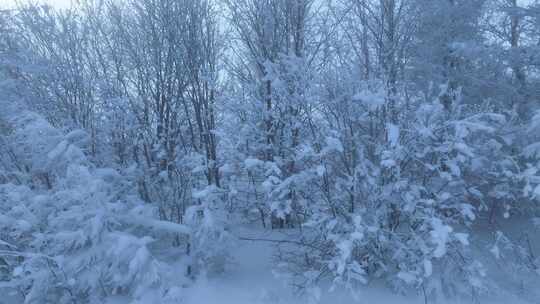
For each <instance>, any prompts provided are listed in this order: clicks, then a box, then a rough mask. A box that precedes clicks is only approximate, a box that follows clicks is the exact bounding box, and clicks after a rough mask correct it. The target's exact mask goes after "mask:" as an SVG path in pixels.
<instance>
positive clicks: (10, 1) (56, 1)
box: [0, 0, 534, 9]
mask: <svg viewBox="0 0 540 304" xmlns="http://www.w3.org/2000/svg"><path fill="white" fill-rule="evenodd" d="M16 1H17V0H0V9H2V8H6V7H13V6H14V5H15V3H16ZM37 1H39V2H46V3H50V4H52V5H53V6H55V7H59V8H67V7H69V6H70V4H71V1H72V0H37ZM533 1H534V0H518V3H519V4H520V5H526V4H528V3H531V2H533Z"/></svg>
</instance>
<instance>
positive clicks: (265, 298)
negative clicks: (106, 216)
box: [184, 229, 539, 304]
mask: <svg viewBox="0 0 540 304" xmlns="http://www.w3.org/2000/svg"><path fill="white" fill-rule="evenodd" d="M237 234H238V235H239V236H242V237H248V238H260V239H280V235H279V234H276V233H272V232H271V231H266V232H263V231H260V230H254V229H249V230H248V229H244V230H241V231H239V232H237ZM281 237H282V236H281ZM234 245H235V246H234V248H235V250H234V251H233V252H232V254H233V258H234V263H232V264H231V265H230V267H229V269H228V271H227V273H226V274H223V275H220V276H217V277H209V278H208V277H207V278H205V279H201V280H199V281H197V282H196V283H194V285H193V286H191V287H189V288H187V289H186V290H185V298H184V299H185V302H186V304H304V303H306V304H307V303H313V302H312V299H310V298H309V297H307V296H302V295H297V294H295V293H294V292H293V291H292V288H291V287H290V286H287V284H286V283H285V282H284V281H283V280H282V279H280V278H279V277H278V276H276V275H274V272H273V270H272V269H273V268H274V265H273V259H272V256H273V254H274V244H273V243H270V242H265V241H242V240H240V241H237V243H235V244H234ZM358 294H359V296H358V297H357V298H354V297H352V296H351V295H350V293H349V292H347V291H345V290H339V289H338V290H334V291H332V292H331V291H329V288H321V298H320V301H319V302H318V303H319V304H349V303H359V304H375V303H382V304H394V303H395V304H423V303H425V300H424V298H423V297H422V296H420V295H414V294H408V295H399V294H395V293H394V292H392V291H391V290H389V289H388V288H387V287H384V286H377V285H374V284H372V285H370V286H366V287H364V288H363V289H361V290H359V291H358ZM428 303H433V302H428ZM436 303H441V304H461V303H485V304H499V303H500V304H533V303H539V302H536V301H534V300H530V301H527V300H525V299H521V298H519V297H518V296H516V295H514V294H513V293H512V292H510V291H505V290H497V291H493V295H491V296H488V295H484V296H482V297H481V298H479V299H475V300H472V299H446V300H442V299H440V300H437V302H436Z"/></svg>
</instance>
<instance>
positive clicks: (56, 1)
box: [0, 0, 71, 9]
mask: <svg viewBox="0 0 540 304" xmlns="http://www.w3.org/2000/svg"><path fill="white" fill-rule="evenodd" d="M16 2H17V0H0V9H2V8H9V7H13V6H15V3H16ZM32 2H35V1H32ZM37 2H46V3H50V4H52V5H54V6H56V7H69V6H70V4H71V0H37Z"/></svg>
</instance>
